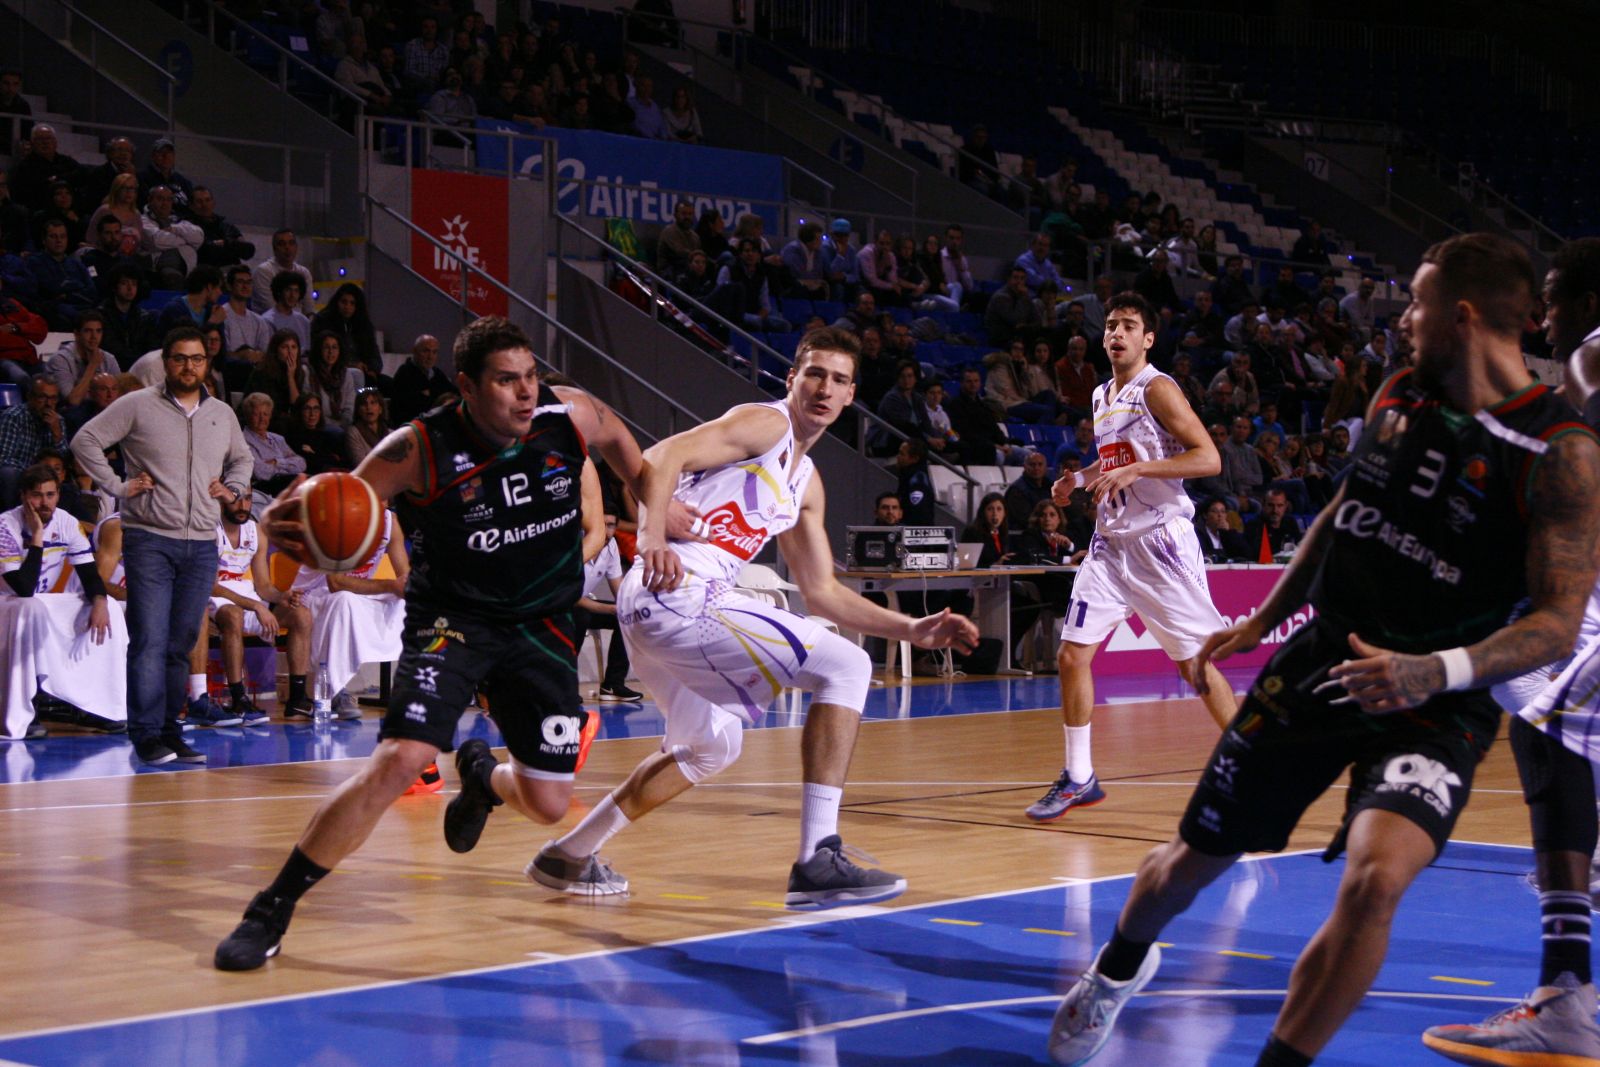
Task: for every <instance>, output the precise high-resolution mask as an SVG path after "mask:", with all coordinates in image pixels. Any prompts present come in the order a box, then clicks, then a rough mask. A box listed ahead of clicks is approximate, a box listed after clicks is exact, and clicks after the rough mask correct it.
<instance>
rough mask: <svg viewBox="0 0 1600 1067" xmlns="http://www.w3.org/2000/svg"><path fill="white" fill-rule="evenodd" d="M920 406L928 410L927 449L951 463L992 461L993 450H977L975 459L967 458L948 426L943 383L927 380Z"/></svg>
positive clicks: (961, 445) (957, 438) (959, 442)
mask: <svg viewBox="0 0 1600 1067" xmlns="http://www.w3.org/2000/svg"><path fill="white" fill-rule="evenodd" d="M922 405H923V407H925V408H927V409H928V424H929V425H930V426H931V427H932V430H930V431H929V434H928V447H929V448H931V449H933V450H934V451H936V452H939V453H940V454H942V455H944V456H945V457H946V458H948V459H950V460H951V461H952V462H959V463H988V462H989V461H991V460H993V459H994V449H992V448H989V449H978V450H977V453H978V454H977V456H976V458H967V454H968V450H967V449H965V447H964V445H965V442H964V441H962V440H961V435H960V434H958V433H956V431H955V427H953V426H951V425H950V413H949V412H948V411H946V410H945V409H944V383H943V382H941V381H939V380H938V379H937V378H931V379H929V380H928V382H927V384H926V386H925V387H924V389H923V390H922Z"/></svg>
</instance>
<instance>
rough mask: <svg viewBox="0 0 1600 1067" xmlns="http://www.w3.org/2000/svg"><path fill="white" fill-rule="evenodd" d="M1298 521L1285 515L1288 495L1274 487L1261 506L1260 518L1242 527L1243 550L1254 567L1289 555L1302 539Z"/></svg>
mask: <svg viewBox="0 0 1600 1067" xmlns="http://www.w3.org/2000/svg"><path fill="white" fill-rule="evenodd" d="M1305 535H1306V531H1305V528H1304V527H1302V526H1301V525H1300V520H1299V519H1297V518H1295V517H1294V516H1293V515H1291V514H1289V495H1288V494H1287V493H1285V492H1284V491H1283V490H1282V489H1279V488H1277V487H1276V486H1274V487H1273V488H1271V489H1268V490H1267V492H1266V497H1265V498H1264V499H1263V500H1262V502H1261V514H1259V515H1257V516H1256V517H1255V518H1253V519H1251V520H1250V521H1249V522H1247V523H1245V524H1244V543H1245V550H1246V551H1247V552H1249V553H1250V557H1251V559H1253V560H1254V561H1255V562H1257V563H1271V562H1272V561H1273V560H1274V559H1276V558H1277V557H1278V556H1281V555H1290V554H1293V552H1294V550H1295V549H1296V548H1297V547H1299V544H1300V542H1301V540H1303V539H1304V538H1305Z"/></svg>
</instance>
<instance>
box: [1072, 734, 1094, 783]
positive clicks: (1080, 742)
mask: <svg viewBox="0 0 1600 1067" xmlns="http://www.w3.org/2000/svg"><path fill="white" fill-rule="evenodd" d="M1090 728H1091V727H1090V726H1089V724H1088V723H1085V724H1084V725H1082V726H1068V727H1067V728H1066V731H1067V774H1068V775H1069V776H1070V777H1071V778H1072V780H1073V781H1074V782H1087V781H1088V780H1089V778H1090V776H1091V775H1093V774H1094V758H1093V757H1092V756H1091V755H1090V749H1089V730H1090Z"/></svg>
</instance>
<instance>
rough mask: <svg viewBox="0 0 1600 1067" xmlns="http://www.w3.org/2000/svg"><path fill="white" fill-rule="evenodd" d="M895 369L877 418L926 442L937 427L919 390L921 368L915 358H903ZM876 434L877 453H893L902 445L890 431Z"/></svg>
mask: <svg viewBox="0 0 1600 1067" xmlns="http://www.w3.org/2000/svg"><path fill="white" fill-rule="evenodd" d="M894 372H895V387H894V388H893V389H891V390H890V391H889V392H887V393H885V394H883V397H882V398H881V399H880V400H879V401H878V404H877V412H878V417H879V418H881V419H883V421H884V422H887V423H888V424H889V425H890V426H893V427H894V428H895V429H896V430H899V431H900V432H901V433H903V434H905V435H906V437H908V438H910V439H911V440H914V441H923V442H926V441H927V440H928V438H929V437H930V436H932V435H933V432H934V430H933V420H932V419H930V418H929V417H928V407H927V404H926V403H924V402H923V397H922V393H921V392H920V391H919V390H918V384H919V381H920V379H921V377H922V371H921V368H919V367H918V366H917V364H916V363H915V362H913V361H912V360H909V359H903V360H901V361H900V362H899V363H898V364H896V365H895V368H894ZM875 437H876V439H875V440H874V442H873V445H874V452H875V454H877V455H884V456H886V455H890V454H891V453H892V452H894V451H895V450H896V449H897V448H898V447H899V446H898V445H897V444H896V443H895V439H894V438H892V437H890V436H889V435H888V434H885V433H882V432H880V433H878V434H877V435H875Z"/></svg>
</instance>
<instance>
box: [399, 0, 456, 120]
mask: <svg viewBox="0 0 1600 1067" xmlns="http://www.w3.org/2000/svg"><path fill="white" fill-rule="evenodd" d="M449 65H450V48H449V46H448V45H446V44H445V43H444V42H443V41H441V40H439V20H438V19H436V18H434V17H433V16H432V15H424V16H422V20H421V21H420V22H419V23H418V30H417V36H415V37H413V38H412V39H411V40H409V41H407V42H406V47H405V53H404V57H403V63H402V66H403V69H404V71H405V83H406V89H407V90H408V91H409V92H410V93H411V95H412V96H413V97H415V98H416V99H418V100H426V99H427V98H428V97H429V96H432V95H433V92H434V90H435V89H437V88H438V87H439V83H440V81H441V80H442V79H443V77H444V72H445V68H447V67H449Z"/></svg>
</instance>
